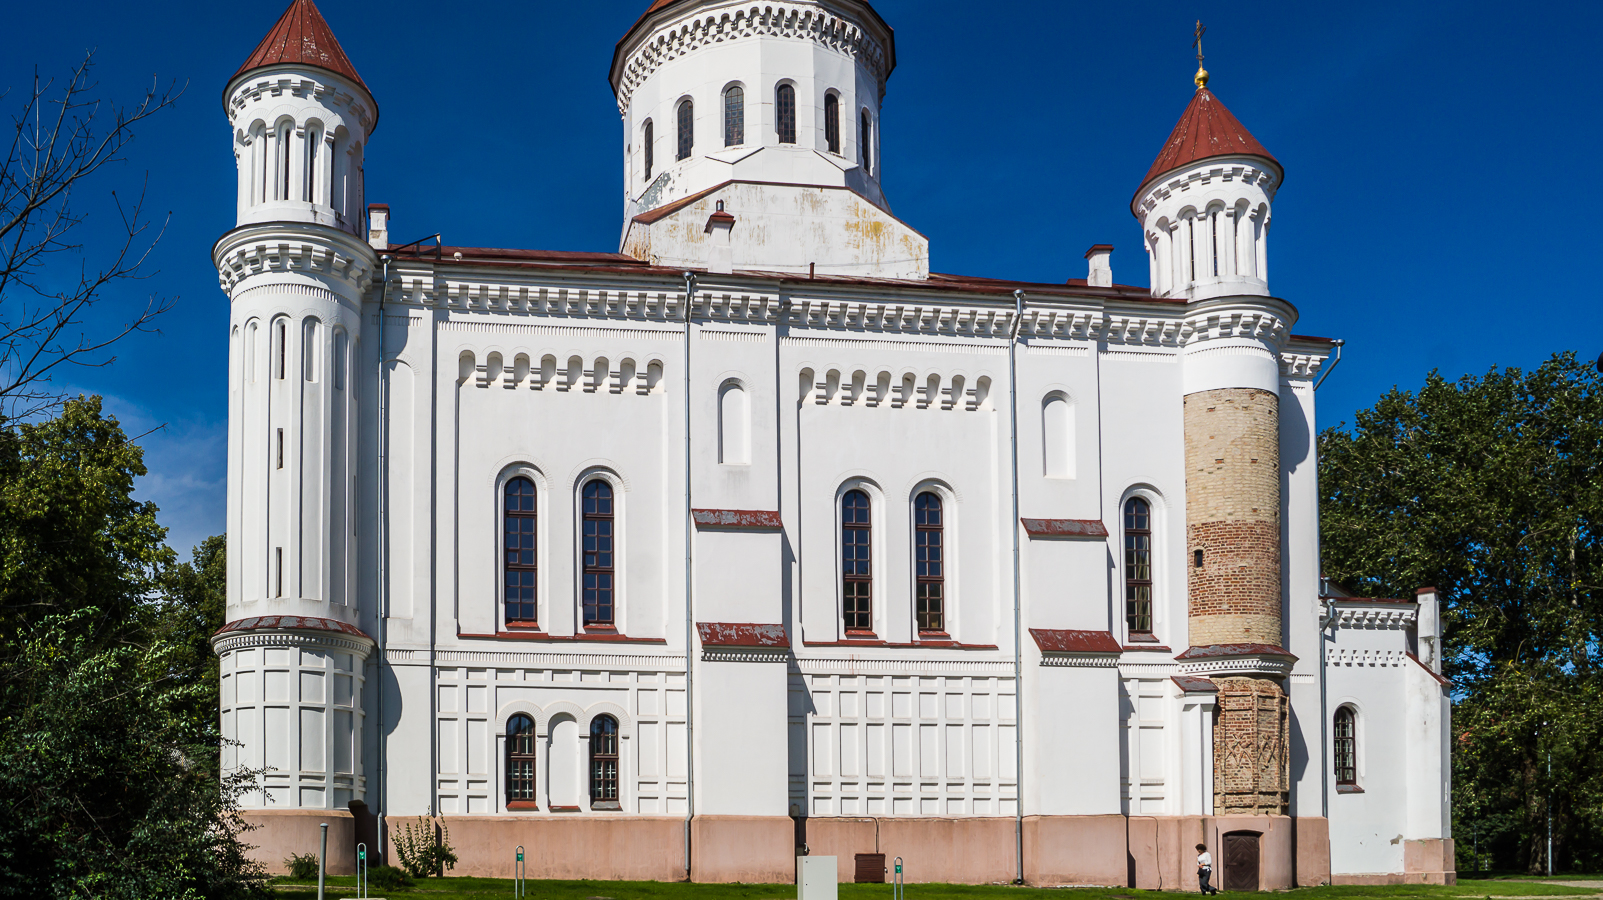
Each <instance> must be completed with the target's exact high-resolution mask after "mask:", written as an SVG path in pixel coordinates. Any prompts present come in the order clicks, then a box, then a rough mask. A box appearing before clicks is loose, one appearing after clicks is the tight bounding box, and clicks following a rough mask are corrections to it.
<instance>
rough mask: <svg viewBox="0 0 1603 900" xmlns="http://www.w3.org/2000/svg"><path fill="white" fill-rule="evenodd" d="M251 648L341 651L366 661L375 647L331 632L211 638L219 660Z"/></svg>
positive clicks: (241, 633)
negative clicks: (225, 655) (234, 652)
mask: <svg viewBox="0 0 1603 900" xmlns="http://www.w3.org/2000/svg"><path fill="white" fill-rule="evenodd" d="M250 647H298V648H303V649H318V650H339V651H343V652H346V653H351V654H354V655H355V656H356V657H357V658H358V659H367V656H368V653H369V652H370V651H371V650H372V649H373V644H372V642H371V641H369V640H365V639H363V640H358V639H356V638H353V637H349V636H346V635H342V634H338V633H335V632H331V631H235V632H230V633H228V634H221V635H218V636H216V637H214V638H212V652H214V653H216V654H217V655H218V656H221V655H223V654H224V653H229V652H232V651H234V650H244V649H247V648H250Z"/></svg>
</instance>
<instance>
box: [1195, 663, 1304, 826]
mask: <svg viewBox="0 0 1603 900" xmlns="http://www.w3.org/2000/svg"><path fill="white" fill-rule="evenodd" d="M1213 681H1214V683H1215V684H1217V685H1218V686H1219V701H1218V702H1219V705H1218V712H1217V718H1216V719H1215V720H1214V725H1213V811H1214V814H1215V815H1221V816H1224V815H1282V814H1284V813H1285V811H1286V805H1287V801H1288V797H1289V796H1290V790H1291V771H1290V765H1291V760H1290V753H1289V752H1288V748H1287V746H1286V738H1287V709H1286V695H1285V691H1284V690H1282V689H1281V686H1280V684H1279V682H1278V681H1277V680H1275V679H1272V678H1262V677H1253V676H1233V677H1224V678H1221V677H1219V676H1215V677H1214V679H1213Z"/></svg>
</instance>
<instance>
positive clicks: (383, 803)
mask: <svg viewBox="0 0 1603 900" xmlns="http://www.w3.org/2000/svg"><path fill="white" fill-rule="evenodd" d="M391 259H392V257H391V256H390V255H389V254H388V253H386V254H383V255H382V256H380V257H379V261H380V262H382V263H383V264H384V273H383V276H382V279H381V280H380V281H379V289H378V396H377V397H375V398H374V399H375V400H376V401H377V403H376V404H375V405H376V407H377V410H378V416H377V418H378V421H377V422H376V423H375V428H374V430H373V437H374V440H375V441H376V442H377V444H378V490H377V492H376V493H377V496H376V498H375V500H376V504H377V508H378V528H377V529H376V531H377V533H378V546H377V547H375V548H374V552H375V558H376V559H377V561H378V590H377V592H376V593H377V597H378V609H377V610H376V612H377V613H378V629H377V630H378V665H377V666H375V667H374V669H373V676H374V678H375V679H377V681H378V686H377V691H376V693H377V695H378V710H377V714H376V716H375V717H374V718H375V720H376V725H375V727H376V729H377V733H376V734H375V735H374V736H375V737H376V738H377V739H378V740H377V743H378V779H377V780H378V815H377V816H375V820H376V822H377V824H378V834H377V835H376V836H375V837H376V840H375V841H374V843H376V844H377V845H378V858H379V859H380V860H383V859H385V858H386V857H385V853H386V852H387V851H388V849H389V840H388V829H387V828H385V827H384V816H385V813H386V812H387V811H388V808H389V804H388V802H387V797H388V787H389V785H388V779H387V778H386V777H385V776H386V775H388V774H389V752H388V750H389V742H388V740H387V739H386V737H385V734H384V665H385V658H384V647H385V643H386V638H387V635H386V631H387V628H386V623H387V621H388V620H389V572H388V570H387V569H386V568H385V567H386V564H387V562H388V559H387V558H386V554H385V550H386V548H387V544H388V539H389V525H388V522H389V520H388V518H387V508H386V504H385V502H384V500H385V496H386V494H387V493H388V489H387V487H386V486H387V485H388V484H389V465H390V460H389V454H388V452H387V449H388V446H389V440H388V434H387V431H386V429H385V423H386V422H387V421H388V419H389V394H388V391H387V388H388V386H389V379H387V378H385V377H384V365H385V363H384V299H385V297H386V296H388V294H389V292H390V262H391Z"/></svg>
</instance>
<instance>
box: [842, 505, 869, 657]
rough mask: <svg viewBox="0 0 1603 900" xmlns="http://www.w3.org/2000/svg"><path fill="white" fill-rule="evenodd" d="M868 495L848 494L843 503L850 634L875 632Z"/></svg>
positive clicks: (844, 571)
mask: <svg viewBox="0 0 1603 900" xmlns="http://www.w3.org/2000/svg"><path fill="white" fill-rule="evenodd" d="M869 513H870V510H869V505H868V494H867V493H866V492H865V491H860V490H852V491H847V492H846V496H844V497H842V498H841V503H840V538H841V540H840V542H841V548H840V551H841V553H840V558H841V596H842V598H843V604H842V609H843V612H844V615H845V619H846V631H847V632H848V633H851V632H854V631H855V632H861V633H872V632H873V630H874V575H873V551H872V549H871V546H870V544H871V541H872V538H873V526H872V525H870V524H869Z"/></svg>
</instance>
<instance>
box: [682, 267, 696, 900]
mask: <svg viewBox="0 0 1603 900" xmlns="http://www.w3.org/2000/svg"><path fill="white" fill-rule="evenodd" d="M695 299H696V275H695V273H694V272H686V273H685V352H684V357H683V360H682V361H681V365H683V366H684V369H685V379H684V393H685V519H684V522H685V880H686V881H689V880H690V823H691V820H692V819H694V818H695V816H696V725H695V721H696V675H695V668H694V662H695V660H694V658H693V657H694V655H695V639H694V637H693V635H692V632H694V631H695V628H696V623H695V613H694V611H693V610H692V609H691V606H690V594H691V574H692V570H691V568H690V565H691V539H692V538H693V537H694V535H693V533H692V532H693V531H694V530H695V524H694V522H693V521H692V518H691V512H690V307H691V305H692V304H693V303H694V302H695Z"/></svg>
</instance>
